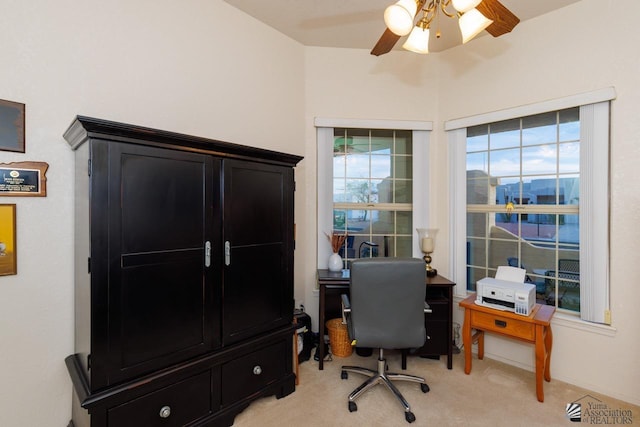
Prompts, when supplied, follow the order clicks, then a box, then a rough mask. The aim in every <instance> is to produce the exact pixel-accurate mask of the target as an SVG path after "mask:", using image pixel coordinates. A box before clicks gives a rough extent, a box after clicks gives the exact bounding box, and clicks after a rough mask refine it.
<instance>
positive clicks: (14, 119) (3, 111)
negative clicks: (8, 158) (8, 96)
mask: <svg viewBox="0 0 640 427" xmlns="http://www.w3.org/2000/svg"><path fill="white" fill-rule="evenodd" d="M24 124H25V120H24V104H21V103H19V102H12V101H5V100H4V99H0V150H2V151H15V152H18V153H24V127H25V125H24Z"/></svg>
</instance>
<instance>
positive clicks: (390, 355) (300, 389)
mask: <svg viewBox="0 0 640 427" xmlns="http://www.w3.org/2000/svg"><path fill="white" fill-rule="evenodd" d="M376 356H377V352H375V351H374V355H373V356H370V357H361V356H358V355H357V354H356V353H355V352H354V353H353V355H351V356H350V357H347V358H341V357H336V356H334V357H333V361H328V362H325V363H324V370H322V371H320V370H318V362H316V361H314V360H313V359H311V360H309V361H306V362H303V363H301V364H300V384H299V385H298V386H297V387H296V391H295V392H294V393H292V394H290V395H289V396H286V397H284V398H282V399H276V398H275V397H274V396H270V397H265V398H262V399H259V400H257V401H255V402H253V403H252V404H251V405H250V406H249V407H248V408H247V409H245V410H244V411H243V412H242V413H240V414H239V415H238V416H237V417H236V419H235V423H234V427H271V426H274V427H275V426H293V425H296V426H304V427H340V426H345V427H346V426H363V427H364V426H366V427H392V426H408V425H411V426H438V427H441V426H478V427H483V426H487V427H494V426H527V427H531V426H572V425H573V426H576V425H584V424H585V423H590V422H589V421H590V420H588V419H585V420H583V422H582V424H575V423H573V422H571V421H570V419H569V418H568V416H567V412H566V405H567V404H568V403H571V402H576V401H578V402H581V403H582V406H583V407H585V408H586V407H587V405H588V403H589V402H591V403H598V402H600V403H601V404H603V405H606V407H607V408H609V409H621V410H628V411H631V414H632V421H633V422H634V424H638V425H640V407H638V406H634V405H630V404H628V403H625V402H622V401H619V400H616V399H613V398H610V397H607V396H602V395H599V394H597V393H594V392H591V391H589V390H585V389H582V388H579V387H575V386H573V385H570V384H567V383H563V382H561V381H558V380H554V379H553V363H552V365H551V376H552V378H551V382H546V381H545V382H544V396H545V401H544V402H538V400H537V399H536V387H535V375H534V374H533V372H529V371H526V370H523V369H520V368H517V367H513V366H510V365H507V364H504V363H501V362H497V361H494V360H490V359H487V358H485V359H484V360H478V359H477V357H476V356H475V355H474V360H473V366H472V370H471V373H470V375H466V374H465V373H464V355H463V354H456V355H454V358H453V369H452V370H448V369H447V367H446V362H445V360H446V358H444V357H443V358H441V359H440V360H432V359H424V358H420V357H409V358H408V363H407V365H408V366H407V370H406V371H402V370H401V369H400V354H399V353H397V352H386V353H385V356H386V357H387V360H388V363H389V366H390V370H392V371H395V372H406V373H408V374H412V375H420V376H423V377H425V379H426V380H427V384H429V387H430V389H431V391H429V392H428V393H426V394H425V393H422V391H421V390H420V386H419V385H418V384H415V383H408V382H407V383H405V382H396V383H395V384H397V386H398V389H399V390H400V391H401V392H402V394H403V395H404V397H405V398H406V399H407V401H408V402H409V404H410V405H411V409H412V411H413V413H414V414H415V416H416V421H415V422H414V423H412V424H409V423H407V422H406V421H405V418H404V410H403V409H402V407H401V406H400V404H399V402H398V401H397V400H396V399H395V397H394V396H393V395H392V394H391V393H390V392H389V391H388V390H386V388H385V387H384V386H382V385H378V386H376V387H375V388H374V389H372V390H370V391H369V392H367V393H365V394H364V395H362V396H361V397H360V398H359V399H358V400H357V405H358V410H357V411H356V412H349V410H348V404H347V396H348V395H349V393H351V391H353V390H354V389H355V388H356V387H357V386H358V385H360V384H361V383H362V382H363V381H364V380H365V377H364V376H362V375H358V374H353V373H350V374H349V378H348V379H346V380H342V379H341V378H340V372H341V369H340V368H341V366H342V365H356V366H365V367H368V368H371V369H376ZM591 421H593V420H591ZM620 421H621V420H620Z"/></svg>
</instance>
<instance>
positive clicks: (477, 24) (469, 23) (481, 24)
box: [458, 9, 493, 43]
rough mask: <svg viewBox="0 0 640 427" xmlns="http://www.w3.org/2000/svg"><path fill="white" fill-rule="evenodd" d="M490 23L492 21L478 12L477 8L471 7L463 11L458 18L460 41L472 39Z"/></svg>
mask: <svg viewBox="0 0 640 427" xmlns="http://www.w3.org/2000/svg"><path fill="white" fill-rule="evenodd" d="M492 23H493V21H492V20H491V19H489V18H487V17H486V16H484V15H483V14H482V13H480V12H479V11H478V9H471V10H469V11H468V12H466V13H464V14H463V15H462V16H461V17H460V19H459V20H458V25H459V26H460V32H461V33H462V43H466V42H468V41H469V40H471V39H473V38H474V37H475V36H477V35H478V34H480V32H481V31H483V30H484V29H485V28H487V27H488V26H489V25H491V24H492Z"/></svg>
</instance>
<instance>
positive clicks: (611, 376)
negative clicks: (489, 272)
mask: <svg viewBox="0 0 640 427" xmlns="http://www.w3.org/2000/svg"><path fill="white" fill-rule="evenodd" d="M637 16H640V2H637V1H635V0H617V1H611V0H609V1H600V0H582V1H580V2H578V3H576V4H573V5H571V6H569V7H565V8H563V9H560V10H559V11H556V12H553V13H550V14H547V15H543V16H540V17H538V18H536V19H534V20H531V21H528V22H523V23H521V24H520V25H519V26H518V27H517V28H516V29H515V30H514V32H513V33H511V34H509V35H505V36H503V37H500V38H497V39H494V38H493V37H490V36H485V37H481V38H478V39H476V40H474V41H472V42H470V43H469V44H467V45H465V46H460V47H458V48H455V49H452V50H449V51H445V52H442V53H440V54H435V55H429V56H427V57H424V56H418V55H415V54H411V53H404V52H395V51H394V52H392V53H391V54H388V55H385V56H381V57H379V58H375V57H372V56H370V55H369V54H368V52H366V51H345V50H340V49H318V48H307V49H306V52H307V60H306V64H307V65H306V67H307V78H306V105H307V107H306V150H305V151H306V160H307V163H306V167H307V173H306V175H305V176H306V187H305V188H306V193H307V199H306V203H307V207H306V209H307V211H308V212H309V213H311V212H313V210H314V207H315V198H314V196H313V194H314V192H315V175H316V172H317V173H320V174H321V173H322V171H316V170H312V169H313V168H314V167H315V155H314V150H315V149H316V147H315V132H314V129H313V122H312V119H313V117H316V116H321V117H324V116H329V117H356V118H401V119H418V120H427V121H433V122H434V132H433V135H432V138H431V144H430V145H431V153H430V155H431V166H432V170H431V179H432V182H433V183H435V184H433V185H432V188H431V191H432V194H435V197H434V198H433V199H434V203H433V204H434V205H435V206H430V218H432V223H433V224H432V226H435V227H438V228H439V229H440V230H448V229H449V217H450V214H449V192H450V189H449V183H448V173H449V171H448V158H447V156H448V148H447V146H446V137H445V134H444V131H443V127H442V126H443V123H444V121H446V120H451V119H456V118H460V117H466V116H470V115H475V114H481V113H486V112H491V111H495V110H500V109H505V108H511V107H515V106H519V105H524V104H530V103H535V102H540V101H545V100H549V99H554V98H560V97H564V96H569V95H575V94H579V93H583V92H589V91H592V90H596V89H601V88H605V87H610V86H614V87H615V89H616V91H617V94H618V97H617V99H616V100H615V101H613V104H612V124H611V131H612V134H611V175H612V176H611V200H610V206H611V243H610V249H611V270H612V271H611V304H612V305H611V308H612V319H613V327H614V328H615V331H614V332H612V333H608V332H607V333H603V334H600V333H594V332H593V331H592V330H590V329H587V330H585V329H584V328H581V327H579V326H574V324H572V323H570V322H563V321H561V320H560V319H559V317H560V316H558V319H557V320H555V321H554V322H553V331H554V338H555V339H554V347H553V354H552V363H551V375H552V378H556V379H559V380H562V381H566V382H569V383H572V384H576V385H578V386H582V387H586V388H588V389H590V390H593V391H596V392H601V393H605V394H607V395H609V396H612V397H616V398H619V399H622V400H625V401H628V402H631V403H634V404H640V387H638V384H640V368H638V364H637V360H638V359H639V357H640V341H639V340H638V336H639V328H640V326H639V325H640V310H638V308H637V304H636V302H637V301H638V300H640V286H638V284H637V281H638V279H637V278H638V277H639V276H640V274H639V273H640V270H639V267H638V262H637V253H636V251H634V250H633V248H634V247H635V244H636V243H635V242H637V241H638V239H639V237H640V236H639V235H638V232H637V226H636V222H637V212H638V211H640V193H639V192H638V190H637V185H635V183H636V181H637V180H636V179H634V178H635V176H634V174H635V171H636V169H637V164H638V161H639V160H640V145H639V144H638V143H637V135H640V121H638V120H637V117H636V116H637V112H638V105H640V103H639V101H640V87H639V86H638V83H637V78H638V72H639V71H640V55H638V52H637V49H635V46H637V45H638V44H639V42H640V31H638V29H637V27H636V26H635V19H634V18H635V17H637ZM382 85H384V87H382ZM412 85H415V86H412ZM305 221H306V223H305V226H306V228H309V229H312V230H313V232H315V228H314V224H313V223H312V221H313V219H312V218H309V217H307V218H305ZM438 246H439V249H438V251H437V255H436V256H437V263H436V267H437V268H438V269H439V271H440V273H441V274H444V275H447V274H449V272H448V271H447V269H448V265H449V257H448V242H447V239H446V238H445V236H444V235H439V243H438ZM303 251H304V253H305V254H306V256H305V260H304V272H303V273H301V274H304V277H303V279H304V280H305V285H306V289H307V291H306V294H305V297H306V299H307V301H306V305H307V307H308V309H309V311H312V310H313V311H312V315H314V314H315V312H316V311H317V295H316V294H315V293H314V292H313V288H314V286H315V268H316V266H315V259H316V257H315V256H312V254H314V252H313V251H315V241H312V239H309V240H308V241H306V242H305V244H304V246H303ZM593 261H594V262H598V260H593ZM454 315H455V321H456V322H458V323H460V324H461V323H462V313H461V312H460V311H458V310H456V312H455V313H454ZM314 322H316V323H314V328H316V329H317V317H315V316H314ZM485 352H486V357H493V358H497V359H500V360H503V361H505V362H508V363H511V364H514V365H517V366H521V367H524V368H527V369H530V370H532V369H533V366H534V357H533V350H532V348H531V347H530V346H527V345H524V344H518V343H516V344H514V343H513V342H512V341H507V340H500V339H496V338H492V337H488V338H487V341H486V348H485ZM579 397H581V396H576V398H579Z"/></svg>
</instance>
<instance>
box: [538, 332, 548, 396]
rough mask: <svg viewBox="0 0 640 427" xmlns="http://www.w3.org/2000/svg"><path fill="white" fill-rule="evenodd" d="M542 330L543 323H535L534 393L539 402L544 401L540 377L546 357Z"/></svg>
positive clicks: (543, 370)
mask: <svg viewBox="0 0 640 427" xmlns="http://www.w3.org/2000/svg"><path fill="white" fill-rule="evenodd" d="M544 330H545V327H544V326H543V325H536V395H537V396H538V401H539V402H544V390H543V388H542V387H543V384H542V377H543V374H544V372H545V366H544V364H545V360H546V359H547V355H546V354H545V353H546V351H545V347H546V345H545V341H546V339H545V337H544V332H545V331H544Z"/></svg>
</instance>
